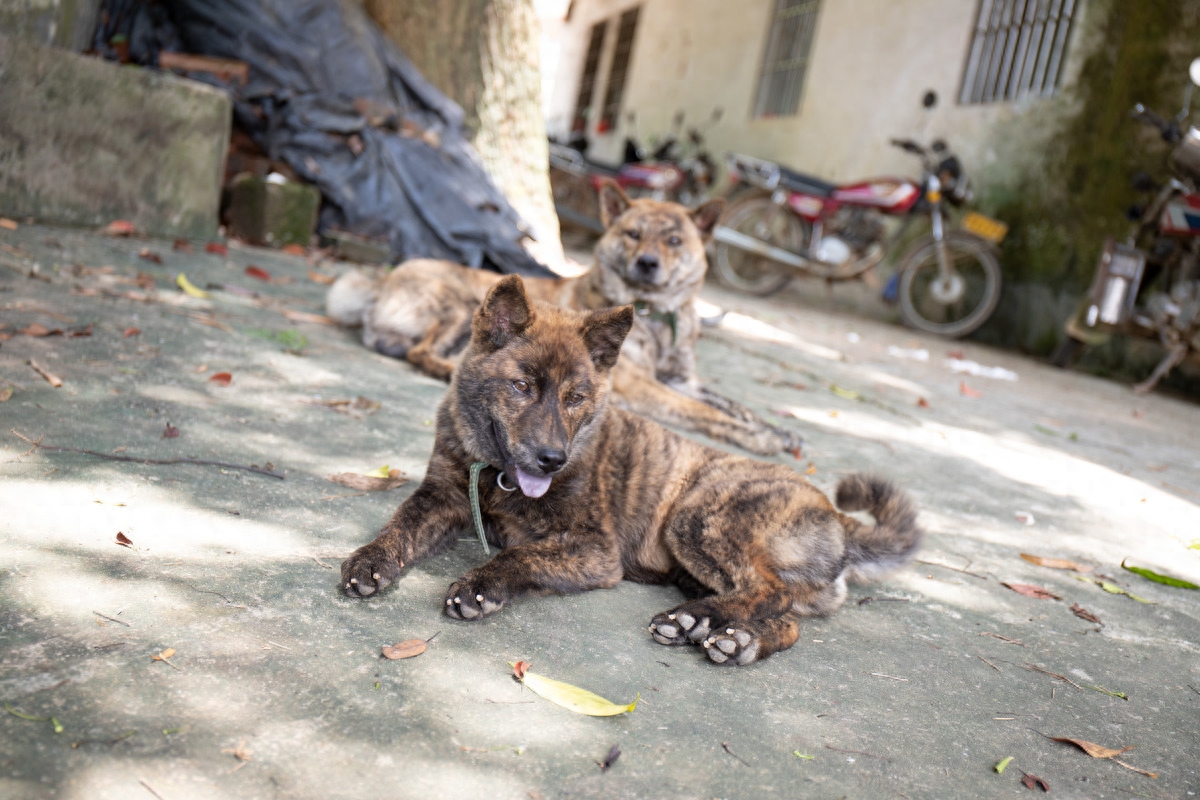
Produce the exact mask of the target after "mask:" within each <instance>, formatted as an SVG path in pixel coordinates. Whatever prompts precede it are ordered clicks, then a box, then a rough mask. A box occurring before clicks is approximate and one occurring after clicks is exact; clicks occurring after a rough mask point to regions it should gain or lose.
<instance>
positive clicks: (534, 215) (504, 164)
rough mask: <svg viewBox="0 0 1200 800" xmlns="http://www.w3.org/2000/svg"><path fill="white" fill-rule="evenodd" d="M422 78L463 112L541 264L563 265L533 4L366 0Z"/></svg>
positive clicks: (530, 0)
mask: <svg viewBox="0 0 1200 800" xmlns="http://www.w3.org/2000/svg"><path fill="white" fill-rule="evenodd" d="M363 5H364V8H365V9H366V11H367V13H368V14H369V15H370V16H371V18H372V19H374V20H375V21H376V22H377V23H378V24H379V26H380V27H381V28H383V30H384V31H385V32H386V33H387V35H388V36H389V37H390V38H391V39H392V41H394V42H395V43H396V44H397V45H399V46H400V49H401V50H403V51H404V53H405V55H407V56H408V57H409V58H410V59H411V60H412V62H413V64H415V65H416V67H417V69H419V70H421V72H422V73H423V74H424V75H425V77H426V78H427V79H428V80H429V81H430V82H431V83H433V85H435V86H437V87H438V88H439V89H440V90H441V91H443V92H445V93H446V94H447V95H448V96H449V97H450V98H451V99H453V100H454V101H455V102H457V103H458V104H459V105H461V106H462V107H463V111H464V112H465V113H466V119H465V124H466V127H467V135H468V136H469V137H473V144H474V145H475V149H476V150H477V151H478V152H479V157H480V159H481V161H482V162H483V166H484V169H486V170H487V172H488V174H489V175H490V176H491V177H492V180H494V181H495V182H496V185H497V186H498V187H499V188H500V191H502V192H503V193H504V194H505V196H506V197H508V200H509V202H511V203H512V204H513V207H514V208H515V209H516V210H517V211H518V212H519V213H520V214H521V216H522V217H524V219H525V221H526V222H527V223H529V225H530V228H531V229H532V231H533V232H534V234H535V236H536V237H537V242H536V243H534V244H531V245H530V246H529V249H530V251H531V252H533V254H534V256H535V257H537V258H538V259H539V260H541V261H543V262H545V263H547V264H549V265H550V266H554V267H557V266H559V265H561V264H562V260H563V253H562V243H561V242H560V240H559V230H558V216H557V215H556V214H555V212H554V201H553V198H552V195H551V192H550V176H549V169H548V166H547V162H548V160H549V152H548V149H547V145H546V126H545V121H544V120H543V119H542V102H541V73H540V68H539V55H538V32H539V25H538V19H537V15H536V14H535V13H534V9H533V0H363Z"/></svg>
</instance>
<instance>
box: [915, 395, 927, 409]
mask: <svg viewBox="0 0 1200 800" xmlns="http://www.w3.org/2000/svg"><path fill="white" fill-rule="evenodd" d="M917 408H929V401H928V400H926V399H925V398H924V397H918V398H917Z"/></svg>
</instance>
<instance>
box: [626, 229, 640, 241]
mask: <svg viewBox="0 0 1200 800" xmlns="http://www.w3.org/2000/svg"><path fill="white" fill-rule="evenodd" d="M625 235H626V236H628V237H629V238H630V239H633V240H634V241H635V242H636V241H638V240H639V239H641V238H642V232H641V231H635V230H627V231H625Z"/></svg>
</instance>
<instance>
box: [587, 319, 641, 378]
mask: <svg viewBox="0 0 1200 800" xmlns="http://www.w3.org/2000/svg"><path fill="white" fill-rule="evenodd" d="M632 327H633V306H621V307H620V308H606V309H604V310H603V311H593V312H592V313H590V314H588V316H587V319H586V320H584V322H583V325H582V326H580V328H579V333H580V335H581V336H583V343H584V344H585V345H587V349H588V355H590V356H591V358H592V363H593V364H595V365H596V367H597V369H603V370H610V369H612V368H613V367H614V366H615V365H616V363H617V356H618V355H620V354H621V344H622V343H623V342H624V341H625V337H626V336H627V335H628V334H629V329H630V328H632Z"/></svg>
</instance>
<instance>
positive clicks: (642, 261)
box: [633, 253, 658, 275]
mask: <svg viewBox="0 0 1200 800" xmlns="http://www.w3.org/2000/svg"><path fill="white" fill-rule="evenodd" d="M633 265H634V267H635V268H636V269H637V271H638V272H639V273H640V274H642V275H653V274H654V273H655V271H656V270H657V269H658V256H656V255H652V254H650V253H643V254H642V255H640V256H638V257H637V261H635V262H633Z"/></svg>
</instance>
